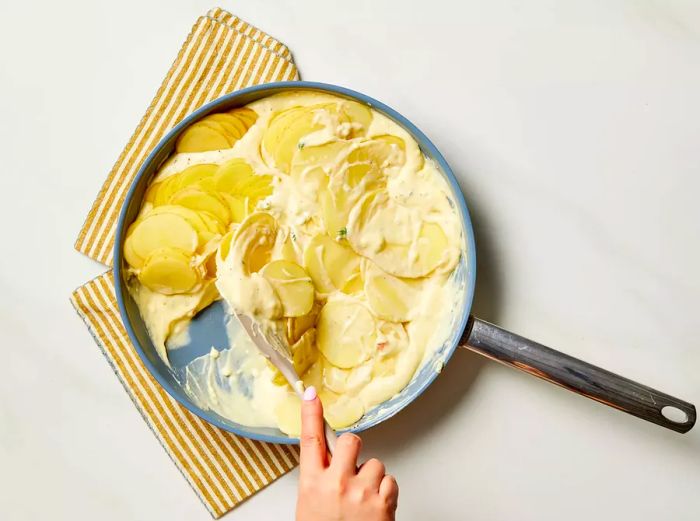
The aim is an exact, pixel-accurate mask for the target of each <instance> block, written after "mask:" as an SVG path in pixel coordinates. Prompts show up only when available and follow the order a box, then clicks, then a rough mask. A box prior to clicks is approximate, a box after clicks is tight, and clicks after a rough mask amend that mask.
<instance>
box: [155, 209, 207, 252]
mask: <svg viewBox="0 0 700 521" xmlns="http://www.w3.org/2000/svg"><path fill="white" fill-rule="evenodd" d="M164 213H172V214H175V215H179V216H180V217H182V218H183V219H185V220H186V221H187V222H188V223H189V224H191V225H192V227H193V228H194V229H195V230H196V231H197V236H198V237H199V247H198V250H201V248H202V247H203V246H204V245H205V244H206V243H208V242H209V241H210V240H211V239H213V238H214V236H215V235H216V233H217V231H216V230H212V229H211V227H210V226H209V224H208V223H207V222H205V221H204V219H203V218H202V217H201V215H200V214H199V213H198V212H195V211H194V210H192V209H190V208H185V207H184V206H178V205H164V206H156V207H155V208H153V209H152V210H150V211H149V212H148V214H147V216H153V215H159V214H164Z"/></svg>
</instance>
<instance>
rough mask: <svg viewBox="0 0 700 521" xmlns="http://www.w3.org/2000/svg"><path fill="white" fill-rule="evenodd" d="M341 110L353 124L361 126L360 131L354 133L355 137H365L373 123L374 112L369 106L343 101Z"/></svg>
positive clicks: (356, 130)
mask: <svg viewBox="0 0 700 521" xmlns="http://www.w3.org/2000/svg"><path fill="white" fill-rule="evenodd" d="M341 110H342V111H343V113H344V114H345V115H346V116H347V117H348V118H349V119H350V121H351V122H352V123H356V124H357V125H359V126H360V128H359V129H355V130H354V131H353V133H352V134H353V136H363V135H365V133H366V132H367V129H368V128H369V125H370V123H372V110H371V109H370V108H369V107H368V106H367V105H363V104H362V103H358V102H357V101H351V100H345V101H343V102H342V104H341Z"/></svg>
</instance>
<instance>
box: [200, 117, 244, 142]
mask: <svg viewBox="0 0 700 521" xmlns="http://www.w3.org/2000/svg"><path fill="white" fill-rule="evenodd" d="M197 125H201V126H203V127H209V128H210V129H212V130H216V131H217V132H218V133H219V134H221V135H222V136H224V137H225V138H226V141H227V142H228V145H229V148H230V147H232V146H233V144H234V143H235V142H236V141H237V139H238V138H235V137H233V136H232V135H230V134H229V133H228V131H227V130H226V127H224V126H223V125H222V124H221V123H219V122H218V121H214V120H213V119H211V118H209V117H206V118H204V119H202V120H200V121H198V122H197Z"/></svg>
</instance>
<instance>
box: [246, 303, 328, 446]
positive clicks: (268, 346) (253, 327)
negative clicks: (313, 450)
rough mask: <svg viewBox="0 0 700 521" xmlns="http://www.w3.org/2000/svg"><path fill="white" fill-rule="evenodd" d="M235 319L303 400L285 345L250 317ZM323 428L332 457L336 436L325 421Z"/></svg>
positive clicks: (302, 387) (300, 383) (301, 388)
mask: <svg viewBox="0 0 700 521" xmlns="http://www.w3.org/2000/svg"><path fill="white" fill-rule="evenodd" d="M236 317H237V318H238V321H239V322H240V323H241V325H242V326H243V329H245V330H246V333H248V336H249V337H250V339H251V340H252V341H253V343H254V344H255V345H256V346H258V349H260V352H261V353H262V354H263V356H265V358H267V359H268V360H270V362H272V365H274V366H275V367H276V368H277V369H279V371H280V373H282V375H283V376H284V377H285V379H286V380H287V382H289V385H291V386H292V389H294V391H295V392H296V393H297V396H299V399H300V400H303V399H304V398H303V395H304V384H303V382H302V381H301V379H300V378H299V375H298V374H297V372H296V369H294V364H293V363H292V354H291V353H290V352H289V348H288V347H287V346H286V344H285V343H284V342H282V340H281V339H280V338H279V337H277V335H274V334H269V335H265V334H264V333H263V331H262V330H261V329H260V324H259V323H258V322H256V321H255V320H254V319H253V318H251V317H250V316H248V315H245V314H243V313H236ZM323 426H324V431H325V434H326V447H327V448H328V452H330V453H331V455H332V454H333V452H334V451H335V442H336V439H337V435H336V433H335V431H334V430H333V429H332V428H331V426H330V425H328V422H327V421H325V420H324V421H323Z"/></svg>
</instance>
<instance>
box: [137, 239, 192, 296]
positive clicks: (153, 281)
mask: <svg viewBox="0 0 700 521" xmlns="http://www.w3.org/2000/svg"><path fill="white" fill-rule="evenodd" d="M199 281H200V275H199V272H198V271H197V270H196V269H195V268H194V267H192V266H191V265H190V257H189V255H187V254H186V253H185V252H183V251H181V250H178V249H176V248H158V249H156V250H154V251H152V252H151V254H150V255H149V256H148V257H147V258H146V260H145V262H144V265H143V268H142V269H141V271H140V272H139V282H141V284H143V285H144V286H146V287H147V288H148V289H150V290H151V291H156V292H158V293H163V294H165V295H175V294H178V293H189V292H190V291H191V290H193V289H194V288H195V286H197V284H198V283H199Z"/></svg>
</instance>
